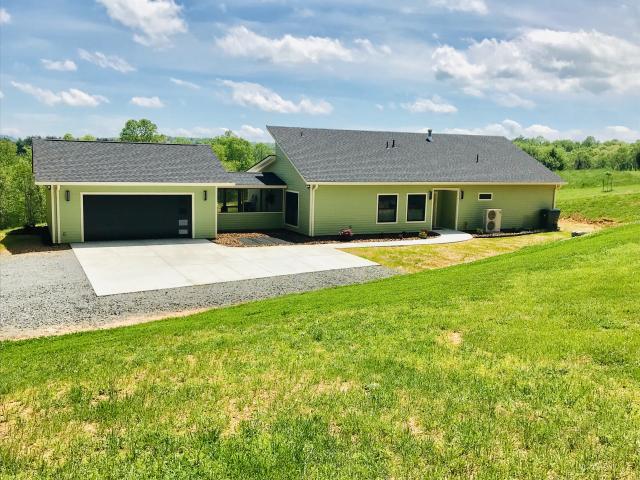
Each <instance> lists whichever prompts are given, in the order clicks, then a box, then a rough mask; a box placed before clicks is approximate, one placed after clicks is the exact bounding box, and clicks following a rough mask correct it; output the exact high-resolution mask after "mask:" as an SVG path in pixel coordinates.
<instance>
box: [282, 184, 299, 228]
mask: <svg viewBox="0 0 640 480" xmlns="http://www.w3.org/2000/svg"><path fill="white" fill-rule="evenodd" d="M287 193H295V194H296V195H297V196H298V209H297V211H296V223H297V225H291V224H290V223H287ZM282 217H283V219H284V224H285V225H287V226H288V227H292V228H300V192H297V191H296V190H285V193H284V205H283V208H282Z"/></svg>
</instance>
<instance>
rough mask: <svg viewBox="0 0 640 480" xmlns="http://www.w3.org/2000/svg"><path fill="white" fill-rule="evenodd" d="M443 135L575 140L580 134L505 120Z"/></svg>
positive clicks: (446, 130) (449, 131)
mask: <svg viewBox="0 0 640 480" xmlns="http://www.w3.org/2000/svg"><path fill="white" fill-rule="evenodd" d="M444 133H459V134H465V135H498V136H502V137H507V138H516V137H520V136H523V137H538V136H540V137H544V138H546V139H548V140H557V139H559V138H576V137H577V136H579V135H580V134H581V132H578V131H572V132H560V131H559V130H556V129H555V128H552V127H549V126H547V125H539V124H533V125H530V126H528V127H523V126H522V125H521V124H519V123H518V122H516V121H515V120H510V119H505V120H503V121H502V122H500V123H491V124H489V125H485V126H484V127H479V128H447V129H445V130H444Z"/></svg>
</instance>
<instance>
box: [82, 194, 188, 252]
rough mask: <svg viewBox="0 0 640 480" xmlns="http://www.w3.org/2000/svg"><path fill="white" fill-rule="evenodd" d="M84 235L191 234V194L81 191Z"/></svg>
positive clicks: (107, 237) (121, 237) (111, 237)
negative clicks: (82, 192)
mask: <svg viewBox="0 0 640 480" xmlns="http://www.w3.org/2000/svg"><path fill="white" fill-rule="evenodd" d="M83 209H84V239H85V241H91V240H132V239H143V238H191V228H192V225H191V222H192V218H191V196H190V195H84V202H83Z"/></svg>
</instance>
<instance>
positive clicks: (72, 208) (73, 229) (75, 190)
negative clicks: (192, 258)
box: [54, 185, 217, 243]
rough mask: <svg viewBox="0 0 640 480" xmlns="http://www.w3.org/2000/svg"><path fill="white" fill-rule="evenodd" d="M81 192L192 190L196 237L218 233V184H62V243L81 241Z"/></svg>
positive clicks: (209, 236) (60, 239)
mask: <svg viewBox="0 0 640 480" xmlns="http://www.w3.org/2000/svg"><path fill="white" fill-rule="evenodd" d="M54 188H55V187H54ZM67 190H69V194H70V199H69V201H66V199H65V192H66V191H67ZM205 190H206V191H207V200H205V199H204V191H205ZM82 193H89V194H90V193H102V194H110V193H113V194H123V193H130V194H144V193H147V194H193V220H192V221H193V226H194V227H195V228H194V237H195V238H214V237H215V236H216V198H217V192H216V188H215V187H190V186H188V187H180V186H162V185H157V186H144V187H138V186H131V187H128V186H111V185H105V186H94V185H91V186H89V185H61V186H60V193H59V195H60V198H59V201H60V233H61V237H60V238H59V239H58V242H59V243H67V242H80V241H82V207H81V203H82V201H81V198H82V195H81V194H82ZM54 200H55V199H54Z"/></svg>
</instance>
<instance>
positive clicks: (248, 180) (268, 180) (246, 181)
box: [227, 172, 287, 187]
mask: <svg viewBox="0 0 640 480" xmlns="http://www.w3.org/2000/svg"><path fill="white" fill-rule="evenodd" d="M227 175H228V178H229V179H230V180H231V181H232V182H233V183H235V184H236V185H242V186H250V187H251V186H256V187H264V186H274V187H285V186H286V185H287V184H286V183H284V180H282V179H281V178H280V177H279V176H277V175H276V174H275V173H272V172H264V173H250V172H229V173H228V174H227Z"/></svg>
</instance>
